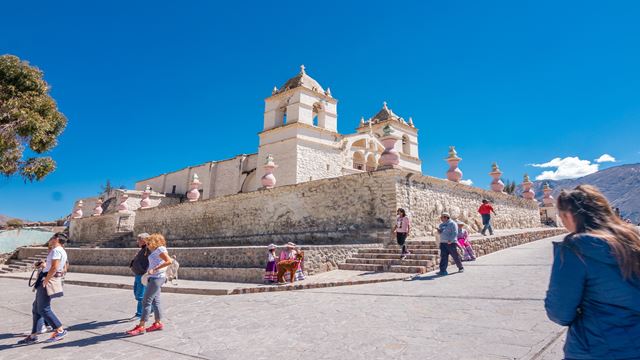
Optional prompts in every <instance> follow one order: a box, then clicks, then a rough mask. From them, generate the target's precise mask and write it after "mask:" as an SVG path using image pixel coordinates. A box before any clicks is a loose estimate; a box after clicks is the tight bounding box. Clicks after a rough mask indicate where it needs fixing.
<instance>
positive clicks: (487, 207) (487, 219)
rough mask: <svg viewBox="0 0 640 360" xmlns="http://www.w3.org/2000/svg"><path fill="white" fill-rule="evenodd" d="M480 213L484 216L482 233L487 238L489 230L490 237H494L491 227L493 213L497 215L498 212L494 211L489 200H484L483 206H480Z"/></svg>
mask: <svg viewBox="0 0 640 360" xmlns="http://www.w3.org/2000/svg"><path fill="white" fill-rule="evenodd" d="M478 212H479V213H480V216H482V225H483V228H482V231H481V232H480V233H481V234H482V236H486V235H487V234H486V232H487V230H489V235H493V228H492V227H491V213H493V215H495V214H496V212H495V211H493V206H491V204H489V200H487V199H483V200H482V205H480V208H479V209H478Z"/></svg>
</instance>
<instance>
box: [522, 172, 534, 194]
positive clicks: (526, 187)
mask: <svg viewBox="0 0 640 360" xmlns="http://www.w3.org/2000/svg"><path fill="white" fill-rule="evenodd" d="M532 185H533V183H532V182H531V180H529V175H527V174H524V180H523V181H522V197H523V198H525V199H527V200H535V198H536V193H535V191H533V190H532V189H531V186H532Z"/></svg>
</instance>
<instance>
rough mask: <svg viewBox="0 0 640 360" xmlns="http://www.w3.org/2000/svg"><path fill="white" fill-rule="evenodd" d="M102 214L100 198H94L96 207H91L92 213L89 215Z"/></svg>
mask: <svg viewBox="0 0 640 360" xmlns="http://www.w3.org/2000/svg"><path fill="white" fill-rule="evenodd" d="M100 215H102V199H98V200H96V207H95V208H93V214H91V216H100Z"/></svg>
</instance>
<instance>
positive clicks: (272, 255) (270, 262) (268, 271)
mask: <svg viewBox="0 0 640 360" xmlns="http://www.w3.org/2000/svg"><path fill="white" fill-rule="evenodd" d="M267 249H269V253H268V254H267V267H266V268H265V269H264V278H263V280H264V282H265V284H270V283H274V282H276V281H277V280H278V277H277V274H278V270H277V269H276V267H277V263H278V261H277V260H278V258H277V257H276V246H275V245H274V244H269V246H267Z"/></svg>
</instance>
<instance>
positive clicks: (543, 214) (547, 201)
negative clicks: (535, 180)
mask: <svg viewBox="0 0 640 360" xmlns="http://www.w3.org/2000/svg"><path fill="white" fill-rule="evenodd" d="M542 192H543V193H544V197H543V198H542V204H543V206H542V207H541V208H540V218H541V219H540V220H542V223H543V224H549V225H555V226H562V221H561V220H560V216H558V209H557V208H556V201H555V199H554V198H553V196H551V193H552V192H553V189H552V188H551V187H550V186H549V183H544V185H543V186H542ZM549 221H552V223H550V222H549Z"/></svg>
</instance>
